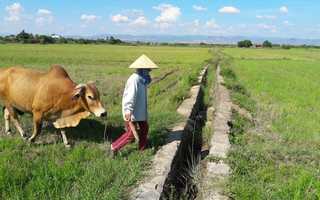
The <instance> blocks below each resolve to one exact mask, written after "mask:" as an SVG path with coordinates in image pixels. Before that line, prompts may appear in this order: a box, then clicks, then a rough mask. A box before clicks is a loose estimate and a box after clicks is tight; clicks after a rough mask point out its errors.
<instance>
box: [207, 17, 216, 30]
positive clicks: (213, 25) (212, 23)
mask: <svg viewBox="0 0 320 200" xmlns="http://www.w3.org/2000/svg"><path fill="white" fill-rule="evenodd" d="M204 27H205V28H218V25H217V23H216V20H215V19H213V18H212V19H211V20H210V21H207V22H206V24H205V25H204Z"/></svg>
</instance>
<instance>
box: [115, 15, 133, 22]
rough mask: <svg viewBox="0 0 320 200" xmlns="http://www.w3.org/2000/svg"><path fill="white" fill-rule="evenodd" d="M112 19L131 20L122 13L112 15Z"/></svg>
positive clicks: (116, 20) (118, 20)
mask: <svg viewBox="0 0 320 200" xmlns="http://www.w3.org/2000/svg"><path fill="white" fill-rule="evenodd" d="M111 20H112V21H113V22H121V21H123V22H129V21H130V20H129V18H128V17H126V16H123V15H120V14H116V15H111Z"/></svg>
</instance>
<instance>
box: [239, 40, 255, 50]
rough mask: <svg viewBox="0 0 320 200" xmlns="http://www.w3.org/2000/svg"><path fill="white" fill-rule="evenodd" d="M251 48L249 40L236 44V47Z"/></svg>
mask: <svg viewBox="0 0 320 200" xmlns="http://www.w3.org/2000/svg"><path fill="white" fill-rule="evenodd" d="M251 46H252V42H251V41H250V40H243V41H239V42H238V47H246V48H249V47H251Z"/></svg>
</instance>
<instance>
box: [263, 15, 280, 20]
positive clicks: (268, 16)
mask: <svg viewBox="0 0 320 200" xmlns="http://www.w3.org/2000/svg"><path fill="white" fill-rule="evenodd" d="M265 17H266V18H267V19H277V18H278V17H277V16H275V15H265Z"/></svg>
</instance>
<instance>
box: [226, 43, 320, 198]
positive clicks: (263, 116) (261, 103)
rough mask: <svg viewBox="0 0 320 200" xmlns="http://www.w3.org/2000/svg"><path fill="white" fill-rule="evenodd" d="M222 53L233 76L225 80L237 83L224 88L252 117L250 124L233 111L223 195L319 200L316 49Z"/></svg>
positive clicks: (319, 66) (319, 68) (319, 106)
mask: <svg viewBox="0 0 320 200" xmlns="http://www.w3.org/2000/svg"><path fill="white" fill-rule="evenodd" d="M224 53H225V55H229V56H230V58H229V59H227V60H225V61H224V62H225V65H223V69H224V70H225V71H229V74H233V75H234V78H233V79H228V78H227V79H226V82H227V83H225V84H226V85H232V86H236V87H230V90H229V91H230V92H231V97H232V100H233V101H234V100H235V101H236V102H239V104H240V105H241V107H244V108H246V109H247V110H249V111H250V112H251V114H253V116H254V118H255V120H256V121H255V124H254V125H252V124H251V123H248V122H246V120H245V119H243V118H241V116H238V115H237V113H234V115H233V122H234V126H235V128H234V130H235V136H233V137H231V140H230V141H231V142H232V149H231V151H230V152H229V165H230V166H231V168H232V169H233V173H232V175H231V176H230V177H229V182H228V186H229V187H227V188H226V190H225V194H226V195H229V196H231V197H232V198H235V199H319V198H320V193H319V191H320V181H319V180H320V179H319V178H320V177H319V163H320V153H319V152H320V151H319V150H320V148H319V147H320V134H319V133H320V126H319V125H318V124H319V109H320V103H319V101H317V99H316V98H317V97H319V96H320V90H319V89H318V88H319V86H318V85H319V80H318V75H319V74H320V63H319V57H320V51H319V50H314V49H307V50H306V49H290V50H278V49H249V50H247V49H236V48H233V49H231V48H230V49H225V50H224ZM230 81H232V82H230ZM233 88H243V89H242V90H234V89H233ZM243 91H245V92H243ZM243 94H246V95H243ZM238 96H242V98H238Z"/></svg>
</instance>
